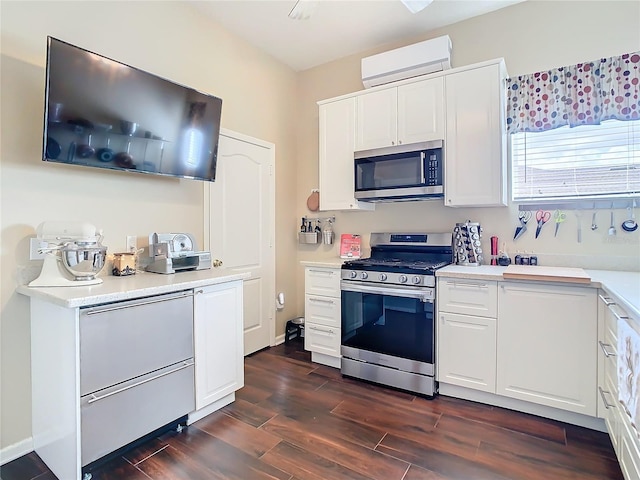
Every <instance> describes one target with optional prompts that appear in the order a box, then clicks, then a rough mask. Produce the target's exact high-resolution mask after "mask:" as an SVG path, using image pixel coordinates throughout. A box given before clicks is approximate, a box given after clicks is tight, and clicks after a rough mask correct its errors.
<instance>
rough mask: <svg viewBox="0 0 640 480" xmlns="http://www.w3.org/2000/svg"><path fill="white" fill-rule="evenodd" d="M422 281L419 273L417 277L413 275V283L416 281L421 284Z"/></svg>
mask: <svg viewBox="0 0 640 480" xmlns="http://www.w3.org/2000/svg"><path fill="white" fill-rule="evenodd" d="M421 281H422V279H421V278H420V277H418V276H417V275H416V276H415V277H413V283H415V284H416V285H417V284H419V283H420V282H421Z"/></svg>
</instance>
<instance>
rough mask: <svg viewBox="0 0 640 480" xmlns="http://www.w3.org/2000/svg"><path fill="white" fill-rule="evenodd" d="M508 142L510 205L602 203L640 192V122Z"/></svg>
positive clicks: (524, 135) (560, 131)
mask: <svg viewBox="0 0 640 480" xmlns="http://www.w3.org/2000/svg"><path fill="white" fill-rule="evenodd" d="M510 137H511V165H512V197H513V200H514V201H520V202H526V201H536V200H566V199H604V198H612V197H616V196H627V197H628V196H629V195H630V194H637V193H638V192H640V120H633V121H618V120H609V121H605V122H602V123H601V124H600V125H580V126H577V127H573V128H571V127H569V126H564V127H560V128H556V129H553V130H546V131H542V132H517V133H513V134H512V135H511V136H510Z"/></svg>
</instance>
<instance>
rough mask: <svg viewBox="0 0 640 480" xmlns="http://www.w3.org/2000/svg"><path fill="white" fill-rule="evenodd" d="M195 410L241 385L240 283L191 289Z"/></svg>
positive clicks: (241, 322)
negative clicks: (192, 295)
mask: <svg viewBox="0 0 640 480" xmlns="http://www.w3.org/2000/svg"><path fill="white" fill-rule="evenodd" d="M193 306H194V309H193V310H194V319H193V328H194V339H195V355H194V360H195V383H196V409H197V410H199V409H201V408H204V407H206V406H208V405H210V404H211V403H213V402H215V401H217V400H220V399H221V398H223V397H225V396H227V395H229V394H232V393H234V392H235V391H236V390H238V389H239V388H242V387H243V386H244V348H243V331H242V330H243V321H242V282H241V281H235V282H228V283H221V284H218V285H210V286H207V287H203V288H199V289H196V290H195V291H194V305H193Z"/></svg>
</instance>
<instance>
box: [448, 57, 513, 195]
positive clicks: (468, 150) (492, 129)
mask: <svg viewBox="0 0 640 480" xmlns="http://www.w3.org/2000/svg"><path fill="white" fill-rule="evenodd" d="M444 78H445V98H446V101H445V108H446V112H447V115H446V137H445V138H446V143H445V149H444V157H445V162H444V165H445V174H444V180H445V187H444V194H445V205H446V206H449V207H491V206H504V205H506V204H507V138H506V131H505V119H504V116H505V113H504V112H505V78H506V68H505V65H504V61H502V60H501V61H495V62H488V63H485V64H482V65H481V66H478V67H474V68H469V69H465V70H462V71H458V72H455V73H451V74H448V75H446V76H445V77H444Z"/></svg>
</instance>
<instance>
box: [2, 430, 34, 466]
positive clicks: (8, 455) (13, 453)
mask: <svg viewBox="0 0 640 480" xmlns="http://www.w3.org/2000/svg"><path fill="white" fill-rule="evenodd" d="M31 452H33V438H32V437H29V438H25V439H24V440H21V441H19V442H17V443H14V444H13V445H8V446H6V447H4V448H3V449H2V450H0V465H4V464H5V463H9V462H11V461H13V460H15V459H16V458H20V457H22V456H23V455H26V454H27V453H31Z"/></svg>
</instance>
